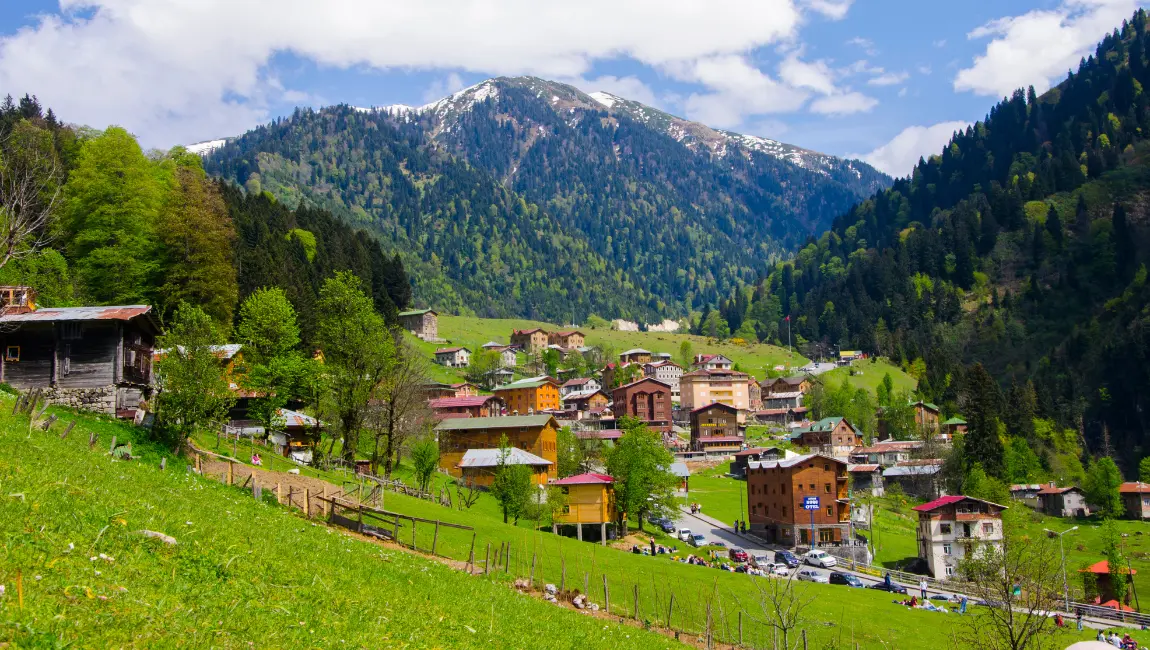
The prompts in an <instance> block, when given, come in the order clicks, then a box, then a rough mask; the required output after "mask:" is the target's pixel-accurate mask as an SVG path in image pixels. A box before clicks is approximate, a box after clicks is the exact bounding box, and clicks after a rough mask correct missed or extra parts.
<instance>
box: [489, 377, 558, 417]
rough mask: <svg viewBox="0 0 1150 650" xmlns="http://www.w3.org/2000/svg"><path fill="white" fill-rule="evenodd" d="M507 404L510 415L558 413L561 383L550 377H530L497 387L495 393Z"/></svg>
mask: <svg viewBox="0 0 1150 650" xmlns="http://www.w3.org/2000/svg"><path fill="white" fill-rule="evenodd" d="M493 392H494V393H495V394H496V395H498V396H500V397H502V398H503V401H505V402H507V408H508V409H509V411H508V412H509V413H511V414H513V415H529V414H531V413H538V412H540V411H558V410H559V408H560V404H559V382H557V381H555V380H554V379H552V378H550V377H528V378H526V379H520V380H519V381H513V382H511V383H510V384H504V385H502V386H497V387H496V388H495V390H494V391H493Z"/></svg>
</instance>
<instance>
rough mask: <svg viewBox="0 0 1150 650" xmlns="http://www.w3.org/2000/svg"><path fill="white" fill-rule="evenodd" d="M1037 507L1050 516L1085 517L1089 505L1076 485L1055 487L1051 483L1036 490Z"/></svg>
mask: <svg viewBox="0 0 1150 650" xmlns="http://www.w3.org/2000/svg"><path fill="white" fill-rule="evenodd" d="M1038 503H1039V509H1040V510H1042V512H1043V513H1045V514H1047V515H1050V516H1051V517H1087V516H1089V515H1090V506H1088V505H1087V504H1086V493H1085V492H1084V491H1083V490H1082V488H1080V487H1078V486H1077V485H1071V486H1068V487H1057V486H1055V485H1054V484H1053V483H1050V484H1049V485H1046V486H1044V487H1043V488H1042V489H1041V490H1039V491H1038Z"/></svg>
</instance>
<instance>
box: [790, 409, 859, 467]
mask: <svg viewBox="0 0 1150 650" xmlns="http://www.w3.org/2000/svg"><path fill="white" fill-rule="evenodd" d="M791 439H792V440H793V441H794V442H795V443H797V444H799V445H802V446H803V447H807V448H808V449H810V450H811V451H813V452H816V453H820V454H825V455H828V456H834V457H836V458H846V457H847V456H849V455H850V453H851V450H853V449H854V448H855V447H857V446H859V445H860V444H861V443H862V436H861V435H859V433H858V431H857V430H856V429H855V428H854V426H852V425H851V423H850V422H847V420H846V418H823V419H821V420H819V421H818V422H814V423H812V424H811V425H810V426H808V427H804V428H802V429H799V430H797V431H795V432H794V433H793V434H791Z"/></svg>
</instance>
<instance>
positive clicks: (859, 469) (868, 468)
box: [847, 464, 879, 474]
mask: <svg viewBox="0 0 1150 650" xmlns="http://www.w3.org/2000/svg"><path fill="white" fill-rule="evenodd" d="M878 468H879V465H874V464H861V465H847V471H848V472H850V473H852V474H869V473H871V472H873V471H875V470H877V469H878Z"/></svg>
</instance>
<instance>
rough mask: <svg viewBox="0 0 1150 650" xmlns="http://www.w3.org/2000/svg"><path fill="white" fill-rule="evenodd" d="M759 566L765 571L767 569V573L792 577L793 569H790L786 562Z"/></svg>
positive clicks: (781, 576)
mask: <svg viewBox="0 0 1150 650" xmlns="http://www.w3.org/2000/svg"><path fill="white" fill-rule="evenodd" d="M759 568H760V569H762V570H763V571H766V572H767V575H769V576H774V577H776V578H789V577H791V569H790V567H788V566H787V565H785V564H768V565H766V566H763V567H759Z"/></svg>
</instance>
